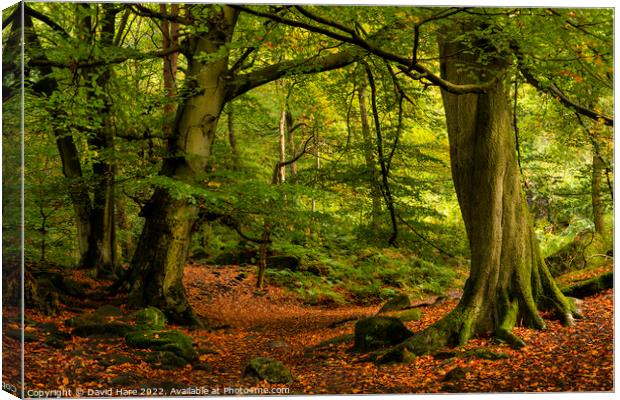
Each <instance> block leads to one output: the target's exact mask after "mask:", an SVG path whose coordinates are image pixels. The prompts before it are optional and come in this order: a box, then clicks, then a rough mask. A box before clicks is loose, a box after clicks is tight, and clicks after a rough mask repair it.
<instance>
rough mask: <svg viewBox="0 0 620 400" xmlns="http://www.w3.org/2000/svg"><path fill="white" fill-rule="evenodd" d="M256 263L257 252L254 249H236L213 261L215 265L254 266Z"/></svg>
mask: <svg viewBox="0 0 620 400" xmlns="http://www.w3.org/2000/svg"><path fill="white" fill-rule="evenodd" d="M257 262H258V252H257V251H256V250H254V249H236V250H232V251H229V252H225V253H222V254H220V255H218V256H217V257H215V258H214V259H213V263H214V264H217V265H245V264H251V265H254V264H256V263H257Z"/></svg>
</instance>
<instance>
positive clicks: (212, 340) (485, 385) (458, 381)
mask: <svg viewBox="0 0 620 400" xmlns="http://www.w3.org/2000/svg"><path fill="white" fill-rule="evenodd" d="M596 272H597V271H594V273H596ZM598 272H600V271H598ZM591 273H592V272H591ZM586 277H587V276H582V277H580V278H586ZM77 279H80V280H81V281H83V282H88V281H89V280H88V278H86V277H85V276H83V275H82V276H77ZM254 279H255V277H254V275H253V274H249V275H248V276H247V277H244V278H243V279H240V275H239V268H238V267H233V266H229V267H214V266H201V265H189V266H188V267H187V268H186V271H185V285H186V288H187V290H188V295H189V298H190V300H191V303H192V304H193V306H194V307H195V309H196V312H197V313H198V314H199V315H200V316H201V317H202V318H204V319H205V320H207V321H209V323H210V325H211V329H195V330H187V329H184V328H181V327H173V328H174V329H178V330H180V331H182V332H184V333H187V334H188V335H190V336H191V337H192V339H193V340H194V343H195V345H196V346H197V348H198V349H199V353H200V361H201V368H196V367H192V366H190V365H187V366H186V367H184V368H179V369H174V370H162V369H157V368H154V367H153V366H151V365H150V364H147V363H146V362H144V361H142V360H141V359H140V358H138V357H136V356H135V355H134V353H132V349H131V348H129V347H127V345H126V344H125V341H124V340H123V339H122V338H118V339H117V338H112V339H109V338H108V339H95V338H81V337H76V336H73V337H72V338H71V340H70V341H69V342H68V344H67V345H66V347H65V348H64V349H55V348H53V347H49V346H48V345H46V344H45V343H44V342H43V341H42V340H37V339H36V337H35V338H34V339H32V341H29V342H27V343H26V345H25V349H26V355H25V362H26V369H25V378H26V379H25V382H26V389H36V390H52V389H65V390H66V389H69V390H72V392H71V395H72V396H75V394H76V392H75V390H76V389H81V390H82V393H84V394H88V392H87V390H88V389H91V392H90V393H91V394H93V393H96V392H93V391H94V390H105V389H109V388H114V389H115V390H116V388H142V389H144V388H164V390H166V393H168V394H169V392H167V390H170V388H181V389H182V388H188V387H190V388H198V389H199V390H200V391H199V392H194V393H193V394H203V395H204V394H207V393H208V394H217V393H220V394H231V393H237V394H239V393H245V394H260V393H259V392H256V388H260V389H263V390H264V389H268V390H270V392H269V393H270V394H319V393H329V394H347V393H353V394H355V393H364V394H374V393H403V394H404V393H455V392H457V393H476V392H477V393H479V392H572V391H612V390H613V389H614V387H613V333H614V330H613V326H614V325H613V291H612V290H607V291H605V292H602V293H599V294H598V295H595V296H592V297H588V298H586V299H585V301H584V303H583V305H582V309H583V314H584V318H583V319H580V320H578V321H577V324H576V325H575V326H573V327H569V328H567V327H563V326H561V325H560V324H559V323H558V322H557V321H555V320H547V322H548V329H547V330H545V331H535V330H531V329H525V328H516V329H515V333H516V334H517V335H518V336H520V337H521V338H523V339H524V340H525V341H526V342H527V343H528V345H527V346H526V347H524V348H523V349H521V350H513V349H511V348H509V347H508V346H506V345H504V344H498V343H495V342H493V341H492V340H491V339H490V338H480V339H475V340H471V341H470V343H469V344H468V345H467V346H464V347H460V348H457V349H446V351H447V350H450V351H453V352H455V353H456V356H455V357H451V358H444V357H433V356H430V355H429V356H423V357H418V358H417V359H416V360H415V361H414V362H413V363H411V364H392V365H375V364H373V363H371V362H367V361H364V355H363V354H358V353H352V352H350V351H349V349H350V347H351V344H352V343H351V341H345V342H342V343H335V344H331V345H325V346H321V347H318V348H317V347H316V345H317V344H319V343H321V342H323V341H325V340H328V339H332V338H336V337H341V336H343V335H347V334H349V335H350V334H352V333H353V330H354V325H355V321H354V320H351V321H349V322H344V323H338V322H341V321H343V320H345V319H352V318H359V317H364V316H371V315H373V314H375V313H376V312H377V311H378V309H379V308H380V304H377V305H374V306H350V305H348V306H337V307H335V306H331V307H317V306H308V305H303V304H301V303H300V302H299V300H297V299H296V298H295V296H294V295H293V294H291V293H289V292H286V291H285V290H284V289H282V288H279V287H275V286H269V285H267V287H266V289H265V290H264V291H263V292H262V293H260V294H257V293H256V291H255V288H254V283H255V280H254ZM573 279H574V278H573ZM90 283H91V285H93V286H94V281H92V280H91V281H90ZM97 287H98V288H101V284H100V283H99V284H98V286H94V288H97ZM458 294H459V292H458V291H454V292H453V293H451V296H448V299H447V300H446V301H442V302H438V303H436V304H434V305H430V306H422V307H421V308H420V309H421V311H422V319H420V320H418V321H412V322H408V323H406V326H407V327H408V328H409V329H411V330H412V331H413V332H416V331H419V330H421V329H423V328H424V327H426V326H428V325H429V324H432V323H433V322H434V321H436V320H438V319H439V318H441V317H442V316H443V315H445V314H446V313H447V312H448V311H449V310H450V309H452V308H453V307H454V306H455V305H456V303H457V302H458V299H457V298H456V297H458ZM429 300H430V301H431V302H432V300H433V298H430V299H425V301H426V302H428V301H429ZM124 302H125V299H124V298H123V297H117V298H114V299H106V302H102V301H100V302H93V301H90V302H86V303H83V304H79V303H76V304H73V305H72V307H69V308H67V309H65V310H63V311H62V313H61V315H58V316H55V317H46V316H44V315H42V314H40V313H38V312H34V311H31V310H27V318H28V320H29V321H30V324H36V323H38V324H41V323H55V324H57V325H58V328H59V329H61V330H64V331H66V332H67V333H68V332H69V331H70V329H69V328H66V327H64V325H63V321H64V320H66V319H67V318H69V317H71V316H74V315H77V312H76V311H77V309H76V308H75V307H79V308H82V309H84V310H87V309H90V308H93V309H94V308H96V307H97V306H100V305H102V304H115V305H118V306H119V307H120V308H121V309H123V310H125V306H124ZM9 317H10V316H9ZM547 317H548V316H547ZM6 319H7V316H6V315H5V321H6ZM335 323H337V324H335ZM334 324H335V325H334ZM26 326H27V328H26V332H27V333H28V332H31V333H36V332H35V331H36V329H35V328H34V327H32V326H29V323H28V322H27V324H26ZM11 327H13V328H14V327H15V326H12V325H11V323H10V322H9V323H5V324H4V328H5V330H6V329H7V328H11ZM3 347H4V352H3V361H4V365H5V368H4V375H5V377H4V379H5V382H6V381H9V382H11V381H12V382H17V379H18V376H17V375H16V376H11V374H12V372H11V371H10V370H9V369H8V368H9V367H10V366H11V365H14V364H15V359H14V356H15V355H16V354H18V351H19V342H18V341H16V340H14V339H12V338H9V337H7V335H6V334H5V335H4V337H3ZM475 349H486V350H490V351H493V352H495V353H503V354H505V355H506V356H507V357H506V358H502V359H498V360H487V359H480V358H477V356H475V355H473V353H472V352H471V350H475ZM452 355H455V354H452ZM121 356H124V357H125V360H126V362H122V363H120V364H118V363H117V364H115V363H113V362H110V360H111V359H113V358H114V357H117V358H118V357H121ZM257 356H266V357H270V358H273V359H276V360H279V361H281V362H282V363H284V364H285V365H286V366H287V367H289V368H290V369H291V372H292V374H293V376H294V381H293V383H292V384H289V385H284V384H269V383H267V382H265V381H260V382H257V381H255V380H252V379H251V378H244V377H243V376H242V375H243V370H244V367H245V365H246V364H247V362H248V361H249V360H250V359H252V358H254V357H257ZM106 361H107V362H106ZM450 371H457V372H459V373H456V372H452V373H450ZM244 389H245V392H240V390H244ZM233 390H236V392H234V391H233ZM177 393H178V392H177ZM188 393H189V394H192V393H191V392H188ZM141 394H144V392H142V393H141ZM147 394H148V393H147ZM159 394H161V392H159Z"/></svg>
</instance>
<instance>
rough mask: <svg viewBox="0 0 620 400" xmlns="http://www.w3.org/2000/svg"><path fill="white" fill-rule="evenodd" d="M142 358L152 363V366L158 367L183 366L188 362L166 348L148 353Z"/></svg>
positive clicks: (173, 367) (172, 367) (171, 367)
mask: <svg viewBox="0 0 620 400" xmlns="http://www.w3.org/2000/svg"><path fill="white" fill-rule="evenodd" d="M144 360H145V361H146V362H148V363H149V364H152V365H153V367H155V368H160V369H176V368H183V367H184V366H186V365H187V364H188V361H187V360H186V359H185V358H183V357H179V356H178V355H177V354H175V353H173V352H172V351H168V350H164V351H154V352H152V353H148V354H147V355H146V357H144Z"/></svg>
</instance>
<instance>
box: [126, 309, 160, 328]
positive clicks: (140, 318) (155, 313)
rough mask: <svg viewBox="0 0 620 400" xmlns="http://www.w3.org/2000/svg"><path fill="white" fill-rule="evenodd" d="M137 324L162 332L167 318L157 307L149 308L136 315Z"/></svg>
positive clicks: (137, 312)
mask: <svg viewBox="0 0 620 400" xmlns="http://www.w3.org/2000/svg"><path fill="white" fill-rule="evenodd" d="M134 317H135V319H136V324H138V325H139V326H142V327H145V328H146V329H152V330H162V329H164V328H165V326H166V316H165V315H164V313H163V312H162V311H161V310H160V309H159V308H156V307H147V308H145V309H143V310H140V311H136V313H135V314H134Z"/></svg>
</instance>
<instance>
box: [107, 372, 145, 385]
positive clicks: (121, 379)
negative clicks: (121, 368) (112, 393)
mask: <svg viewBox="0 0 620 400" xmlns="http://www.w3.org/2000/svg"><path fill="white" fill-rule="evenodd" d="M141 380H142V377H141V376H139V375H136V374H133V373H131V372H130V373H126V374H120V375H119V376H117V377H114V378H112V379H110V384H112V385H119V386H120V385H129V384H131V383H136V382H140V381H141Z"/></svg>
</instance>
